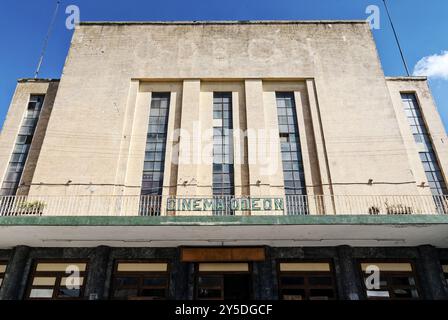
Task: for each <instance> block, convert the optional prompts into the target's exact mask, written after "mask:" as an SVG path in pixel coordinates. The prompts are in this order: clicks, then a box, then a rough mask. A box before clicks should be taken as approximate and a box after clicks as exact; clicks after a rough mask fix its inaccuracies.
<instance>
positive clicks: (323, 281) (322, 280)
mask: <svg viewBox="0 0 448 320" xmlns="http://www.w3.org/2000/svg"><path fill="white" fill-rule="evenodd" d="M308 281H309V283H310V284H311V285H322V286H331V285H332V284H333V282H332V279H331V277H310V278H308Z"/></svg>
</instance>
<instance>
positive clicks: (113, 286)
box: [109, 259, 171, 301]
mask: <svg viewBox="0 0 448 320" xmlns="http://www.w3.org/2000/svg"><path fill="white" fill-rule="evenodd" d="M120 263H135V264H139V263H166V265H167V268H166V271H118V266H119V264H120ZM170 275H171V263H170V261H169V260H159V259H133V260H125V259H117V260H115V261H114V265H113V269H112V275H111V280H110V295H109V299H110V300H118V301H120V300H121V301H123V300H168V299H169V298H170V292H169V288H170V282H171V281H170ZM120 277H132V278H137V281H138V283H137V286H131V285H129V286H118V285H117V278H120ZM149 277H151V278H166V284H165V286H145V285H143V280H144V279H145V278H149ZM118 288H125V289H131V288H136V289H137V296H135V297H127V298H126V299H123V298H115V297H114V293H115V291H116V290H117V289H118ZM144 289H164V290H165V297H164V298H160V299H153V298H150V297H144V296H140V295H139V293H140V292H141V290H144Z"/></svg>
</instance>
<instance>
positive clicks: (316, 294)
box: [310, 289, 334, 300]
mask: <svg viewBox="0 0 448 320" xmlns="http://www.w3.org/2000/svg"><path fill="white" fill-rule="evenodd" d="M333 298H334V291H333V290H332V289H311V290H310V300H328V299H333Z"/></svg>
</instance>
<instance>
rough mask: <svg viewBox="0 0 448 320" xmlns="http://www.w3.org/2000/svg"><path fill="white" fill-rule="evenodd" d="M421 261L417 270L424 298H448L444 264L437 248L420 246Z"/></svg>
mask: <svg viewBox="0 0 448 320" xmlns="http://www.w3.org/2000/svg"><path fill="white" fill-rule="evenodd" d="M418 253H419V257H420V259H419V261H418V264H417V272H418V276H419V280H420V287H421V289H422V290H423V293H424V295H425V297H424V298H426V299H431V300H444V299H448V287H447V285H446V283H445V280H444V276H443V271H442V266H441V264H440V259H439V255H438V253H437V250H436V248H434V247H433V246H430V245H424V246H420V247H418Z"/></svg>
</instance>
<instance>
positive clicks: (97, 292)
mask: <svg viewBox="0 0 448 320" xmlns="http://www.w3.org/2000/svg"><path fill="white" fill-rule="evenodd" d="M109 254H110V248H109V247H106V246H100V247H96V248H94V249H93V252H92V254H91V256H90V261H89V266H88V274H87V283H86V290H85V297H86V298H87V299H89V300H103V299H106V298H107V294H106V293H105V286H106V281H107V279H106V275H107V274H108V273H107V272H106V271H107V267H108V263H109Z"/></svg>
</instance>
